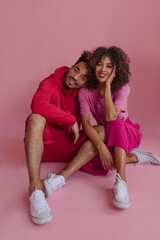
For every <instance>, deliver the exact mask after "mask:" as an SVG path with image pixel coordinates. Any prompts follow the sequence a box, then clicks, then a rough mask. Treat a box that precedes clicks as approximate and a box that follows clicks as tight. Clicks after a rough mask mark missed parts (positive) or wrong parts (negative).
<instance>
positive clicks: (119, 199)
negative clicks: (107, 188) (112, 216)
mask: <svg viewBox="0 0 160 240" xmlns="http://www.w3.org/2000/svg"><path fill="white" fill-rule="evenodd" d="M113 192H114V199H113V204H114V206H116V207H117V208H121V209H127V208H129V207H130V206H131V203H130V201H129V197H128V192H127V184H126V183H125V182H124V181H123V180H122V179H121V177H120V175H119V174H118V173H116V182H115V185H114V187H113Z"/></svg>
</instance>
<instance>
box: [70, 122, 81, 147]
mask: <svg viewBox="0 0 160 240" xmlns="http://www.w3.org/2000/svg"><path fill="white" fill-rule="evenodd" d="M71 130H72V131H73V133H74V144H75V143H76V142H77V140H78V138H79V127H78V123H77V122H75V124H74V125H73V126H71Z"/></svg>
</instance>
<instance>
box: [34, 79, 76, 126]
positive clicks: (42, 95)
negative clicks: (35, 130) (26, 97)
mask: <svg viewBox="0 0 160 240" xmlns="http://www.w3.org/2000/svg"><path fill="white" fill-rule="evenodd" d="M54 89H55V90H54ZM55 91H56V84H54V83H52V82H51V79H50V77H49V78H47V79H45V80H43V81H42V82H41V83H40V85H39V88H38V89H37V91H36V93H35V95H34V97H33V100H32V104H31V110H32V112H34V113H36V114H39V115H41V116H43V117H45V118H46V119H47V120H48V121H54V122H55V124H57V126H63V125H70V126H73V125H74V124H75V123H76V118H75V117H74V116H73V115H72V114H71V113H70V112H69V111H64V110H61V109H60V108H59V107H57V106H56V105H54V104H53V102H54V98H55V94H56V92H55ZM51 101H52V103H51Z"/></svg>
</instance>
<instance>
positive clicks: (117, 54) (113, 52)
mask: <svg viewBox="0 0 160 240" xmlns="http://www.w3.org/2000/svg"><path fill="white" fill-rule="evenodd" d="M104 57H109V58H110V59H111V62H112V64H113V66H116V77H115V78H114V80H113V82H112V83H111V91H112V93H115V92H117V91H118V90H120V88H121V87H122V86H123V85H125V84H127V83H128V82H129V77H130V75H131V73H130V71H129V63H130V60H129V58H128V56H127V54H125V53H124V52H123V50H122V49H121V48H118V47H115V46H112V47H109V48H105V47H99V48H96V49H95V50H94V51H93V52H92V56H91V57H90V60H89V77H88V82H87V88H90V89H93V88H97V86H98V83H99V82H98V80H97V78H96V76H95V67H96V65H97V64H98V62H100V61H101V60H102V59H103V58H104Z"/></svg>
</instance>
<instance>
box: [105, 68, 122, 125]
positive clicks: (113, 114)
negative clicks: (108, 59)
mask: <svg viewBox="0 0 160 240" xmlns="http://www.w3.org/2000/svg"><path fill="white" fill-rule="evenodd" d="M115 71H116V68H115V67H114V68H113V72H112V73H111V75H110V76H109V78H108V79H107V81H106V82H105V91H104V112H105V118H106V122H112V121H114V120H116V119H117V117H118V116H119V114H120V113H121V111H122V109H121V108H119V107H116V106H115V105H114V103H113V100H112V93H111V83H112V81H113V79H114V78H115V76H116V73H115Z"/></svg>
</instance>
